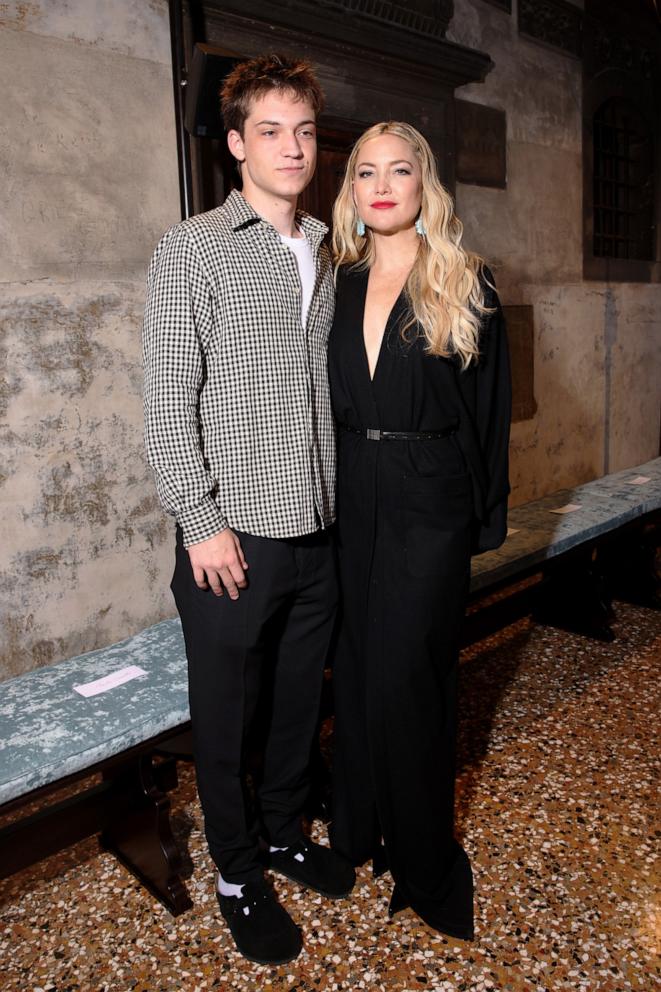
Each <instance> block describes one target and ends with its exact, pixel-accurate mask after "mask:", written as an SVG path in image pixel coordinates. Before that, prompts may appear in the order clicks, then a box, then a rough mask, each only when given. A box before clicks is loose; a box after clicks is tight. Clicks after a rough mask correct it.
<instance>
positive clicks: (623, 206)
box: [592, 97, 655, 261]
mask: <svg viewBox="0 0 661 992" xmlns="http://www.w3.org/2000/svg"><path fill="white" fill-rule="evenodd" d="M592 140H593V211H594V213H593V217H594V226H593V244H592V250H593V253H594V255H595V257H598V258H621V259H639V260H641V261H645V260H653V259H654V250H655V231H654V135H653V131H652V129H651V128H650V127H649V126H648V125H647V124H646V122H645V120H644V118H643V115H642V114H641V113H640V112H639V111H638V109H637V108H636V107H634V106H633V105H632V104H630V103H629V102H628V101H627V100H625V99H622V98H621V97H614V98H611V99H609V100H606V102H605V103H603V104H602V105H601V106H600V107H599V108H598V110H597V111H596V113H595V114H594V117H593V132H592Z"/></svg>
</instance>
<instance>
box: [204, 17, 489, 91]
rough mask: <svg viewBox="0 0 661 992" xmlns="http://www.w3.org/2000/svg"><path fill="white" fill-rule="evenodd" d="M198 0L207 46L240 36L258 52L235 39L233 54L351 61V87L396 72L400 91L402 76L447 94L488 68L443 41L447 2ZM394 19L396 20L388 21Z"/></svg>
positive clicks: (481, 57)
mask: <svg viewBox="0 0 661 992" xmlns="http://www.w3.org/2000/svg"><path fill="white" fill-rule="evenodd" d="M201 2H202V3H203V8H204V15H205V21H206V25H207V40H208V41H210V42H212V43H214V44H223V45H227V46H230V47H231V44H230V38H231V39H236V38H237V36H241V37H242V38H245V39H246V40H247V39H251V40H252V41H255V42H258V46H259V47H258V48H257V49H255V46H254V45H253V46H252V47H248V48H246V47H245V46H243V47H241V48H240V49H237V47H236V41H234V45H235V48H234V51H235V52H236V53H237V54H244V53H247V54H249V53H252V52H254V51H255V50H256V51H259V50H262V51H268V50H271V51H272V50H279V49H281V50H282V51H284V52H291V51H297V52H300V53H301V54H303V55H305V54H306V53H308V54H307V57H310V56H311V55H312V57H313V58H314V60H315V61H316V62H317V63H323V62H325V61H327V60H328V64H335V65H336V66H340V67H344V66H348V65H349V64H350V65H351V71H352V73H353V76H354V78H355V82H356V85H357V84H358V83H359V82H360V81H361V80H362V77H363V75H366V76H367V77H368V79H369V78H372V77H373V76H374V75H375V74H378V73H379V72H380V71H386V69H388V71H389V72H391V73H398V75H397V86H398V87H404V89H406V88H407V86H408V81H407V79H405V78H404V77H405V76H409V77H410V81H411V83H412V85H413V86H414V89H415V86H416V85H417V86H418V87H419V86H420V85H422V87H423V88H424V87H425V85H426V83H427V82H429V83H430V84H431V83H432V82H433V83H434V84H435V85H438V84H439V83H440V84H441V85H442V86H444V87H451V88H453V89H454V88H455V87H457V86H463V85H464V84H465V83H467V82H473V81H481V80H483V79H484V78H485V76H486V75H487V73H488V72H490V71H491V69H492V68H493V62H492V61H491V59H490V58H489V56H488V55H487V54H486V53H484V52H479V51H477V50H474V49H469V48H466V47H465V46H463V45H457V44H455V43H454V42H450V41H448V40H447V39H446V38H445V37H443V35H444V34H445V28H446V27H447V23H448V22H449V20H450V19H451V17H452V14H453V9H454V0H415V2H411V3H409V4H406V5H405V4H404V3H401V2H400V3H390V2H386V0H383V2H379V0H316V2H312V0H285V2H283V3H279V4H273V3H266V2H264V0H201ZM359 8H360V9H359ZM395 16H397V17H401V18H402V20H401V21H395V20H394V19H393V18H394V17H395ZM425 18H431V19H433V20H434V25H435V26H434V31H433V32H431V31H427V30H425V25H427V21H426V20H425ZM404 19H408V20H407V25H405V24H404ZM368 25H369V27H368ZM262 39H263V41H262ZM402 73H403V74H404V75H402ZM393 78H395V77H393V76H392V75H391V83H392V80H393ZM414 80H417V84H416V83H414Z"/></svg>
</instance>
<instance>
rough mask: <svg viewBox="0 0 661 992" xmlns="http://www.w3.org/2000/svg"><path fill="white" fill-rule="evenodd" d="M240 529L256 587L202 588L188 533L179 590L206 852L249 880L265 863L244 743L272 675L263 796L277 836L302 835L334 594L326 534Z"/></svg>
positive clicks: (234, 876) (230, 874)
mask: <svg viewBox="0 0 661 992" xmlns="http://www.w3.org/2000/svg"><path fill="white" fill-rule="evenodd" d="M238 537H239V539H240V541H241V544H242V547H243V551H244V555H245V557H246V560H247V561H248V564H249V571H248V577H249V587H248V589H246V590H244V591H242V592H241V593H240V596H239V598H238V600H235V601H232V600H230V598H229V596H227V595H224V596H221V597H217V596H215V595H214V594H213V593H212V592H211V591H210V590H208V591H207V590H200V589H198V587H197V586H196V585H195V581H194V579H193V574H192V568H191V566H190V560H189V557H188V552H187V551H186V550H185V549H184V547H183V545H182V543H181V538H180V536H179V539H178V542H177V555H176V566H175V574H174V577H173V580H172V591H173V593H174V596H175V600H176V603H177V608H178V610H179V614H180V616H181V620H182V626H183V630H184V636H185V640H186V653H187V656H188V676H189V697H190V708H191V720H192V727H193V748H194V755H195V765H196V772H197V784H198V792H199V795H200V801H201V803H202V809H203V812H204V819H205V831H206V836H207V841H208V843H209V851H210V853H211V856H212V858H213V860H214V861H215V863H216V865H217V866H218V868H219V869H220V871H221V873H222V875H223V877H224V878H225V879H226V880H228V881H238V882H240V881H247V880H248V879H253V878H257V877H259V876H261V871H262V869H261V866H260V864H259V859H258V849H257V834H258V826H257V824H256V822H255V819H254V816H253V814H252V811H251V807H250V803H249V801H248V799H247V796H246V790H245V771H246V769H245V761H246V740H247V737H248V735H249V734H250V733H251V731H252V730H253V724H254V720H255V715H256V713H257V712H258V707H257V704H258V700H259V698H260V691H261V690H262V688H263V684H264V682H265V680H266V683H267V684H272V698H271V700H269V701H268V702H269V703H270V705H269V706H268V707H267V711H268V713H269V719H270V726H269V731H268V735H267V741H266V750H265V759H264V769H263V776H262V784H261V788H260V799H261V803H262V806H263V809H264V816H265V819H266V822H267V830H268V832H269V833H270V834H272V835H273V836H274V837H277V839H278V840H280V841H282V839H283V837H290V836H292V837H293V835H294V833H295V835H296V836H299V834H300V826H299V823H298V820H299V817H300V812H301V808H302V805H303V802H304V800H305V795H306V789H307V783H306V769H307V764H308V761H309V754H310V747H311V742H312V735H313V733H314V730H315V725H316V718H317V714H318V710H319V700H320V694H321V685H322V679H323V668H324V662H325V656H326V651H327V647H328V640H329V637H330V630H331V627H332V623H333V617H334V612H335V604H336V596H337V593H336V580H335V569H334V562H333V555H332V548H331V544H330V538H329V535H328V534H327V533H326V532H318V533H317V534H313V535H309V536H307V537H302V538H295V539H291V540H273V539H269V538H259V537H254V536H252V535H247V534H238ZM272 666H275V667H274V669H273V670H271V667H272ZM259 713H260V715H261V714H262V713H263V710H262V708H261V707H260V709H259Z"/></svg>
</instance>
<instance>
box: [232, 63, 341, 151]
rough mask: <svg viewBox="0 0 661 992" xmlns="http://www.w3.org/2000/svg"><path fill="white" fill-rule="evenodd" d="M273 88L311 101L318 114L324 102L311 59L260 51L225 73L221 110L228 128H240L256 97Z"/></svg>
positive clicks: (296, 97) (241, 132)
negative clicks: (260, 53) (226, 74)
mask: <svg viewBox="0 0 661 992" xmlns="http://www.w3.org/2000/svg"><path fill="white" fill-rule="evenodd" d="M271 90H280V91H281V92H285V93H291V94H292V95H293V96H294V98H295V99H296V100H305V101H308V102H309V103H310V104H312V107H313V108H314V112H315V117H317V116H318V115H319V114H320V113H321V111H322V109H323V106H324V95H323V93H322V91H321V86H320V85H319V80H318V79H317V77H316V76H315V74H314V70H313V68H312V66H311V65H310V63H309V62H305V61H303V60H302V59H292V58H288V56H286V55H259V56H257V58H254V59H250V60H249V61H248V62H239V64H238V65H236V66H235V67H234V68H233V69H232V71H231V72H230V74H229V75H228V76H227V77H226V79H225V82H224V83H223V85H222V87H221V90H220V110H221V113H222V115H223V123H224V124H225V130H226V131H238V132H239V134H241V135H242V136H243V126H244V124H245V122H246V118H247V117H248V114H249V113H250V108H251V104H252V102H253V100H257V99H259V98H260V97H262V96H264V95H265V94H266V93H269V92H270V91H271Z"/></svg>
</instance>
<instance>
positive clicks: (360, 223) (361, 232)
mask: <svg viewBox="0 0 661 992" xmlns="http://www.w3.org/2000/svg"><path fill="white" fill-rule="evenodd" d="M356 234H357V235H358V237H359V238H364V237H365V221H364V220H361V218H360V217H358V219H357V220H356Z"/></svg>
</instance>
